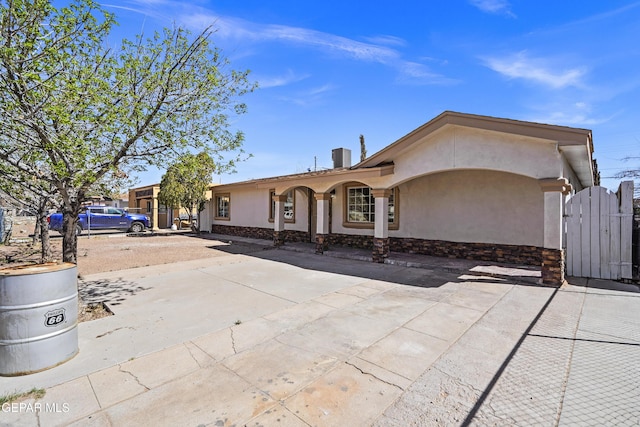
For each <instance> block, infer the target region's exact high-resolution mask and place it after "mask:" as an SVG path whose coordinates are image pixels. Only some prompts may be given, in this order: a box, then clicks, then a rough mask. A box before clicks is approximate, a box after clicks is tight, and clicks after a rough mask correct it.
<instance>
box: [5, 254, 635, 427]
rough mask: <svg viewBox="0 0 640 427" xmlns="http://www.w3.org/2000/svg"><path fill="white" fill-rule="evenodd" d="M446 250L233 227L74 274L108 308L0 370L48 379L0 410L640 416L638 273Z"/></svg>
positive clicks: (500, 421) (20, 421) (413, 417)
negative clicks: (15, 367) (57, 352)
mask: <svg viewBox="0 0 640 427" xmlns="http://www.w3.org/2000/svg"><path fill="white" fill-rule="evenodd" d="M255 243H257V244H255ZM442 261H443V262H442V265H443V266H446V268H439V267H438V265H437V264H435V263H434V262H433V261H429V262H425V263H423V264H421V265H422V266H423V268H407V267H405V266H403V265H378V264H371V263H366V262H358V261H353V260H349V259H345V258H332V257H323V256H318V255H313V254H307V253H302V252H289V251H281V250H265V247H264V246H262V245H260V244H259V242H253V243H247V242H235V241H234V243H233V244H232V245H224V246H220V254H219V256H218V257H215V258H211V259H206V260H198V261H190V262H186V263H180V264H170V265H164V266H155V267H145V268H140V269H133V270H125V271H119V272H114V273H108V274H99V275H94V276H90V277H86V278H85V279H84V283H83V291H84V292H86V294H87V295H92V296H93V297H94V298H96V299H104V300H106V302H107V304H109V306H110V307H111V308H112V309H113V311H114V312H115V313H116V315H115V316H112V317H109V318H104V319H100V320H95V321H91V322H85V323H82V324H80V325H79V332H80V353H79V354H78V356H76V357H75V358H74V359H72V360H71V361H69V362H67V363H65V364H63V365H61V366H59V367H56V368H54V369H50V370H48V371H44V372H41V373H37V374H33V375H29V376H25V377H16V378H0V394H1V395H4V394H8V393H11V392H15V391H25V390H29V389H31V388H32V387H38V388H40V387H43V388H46V389H47V393H46V395H45V397H44V398H42V399H41V400H39V401H37V402H36V401H34V400H27V401H23V402H22V406H18V407H15V408H14V407H11V406H8V407H7V406H6V405H5V407H3V409H2V412H0V425H3V426H4V425H11V426H23V425H24V426H33V425H40V426H52V425H92V426H109V425H113V426H129V425H193V426H197V425H214V426H228V425H229V426H230V425H237V426H241V425H247V426H260V425H263V426H272V425H280V426H312V425H320V426H347V425H348V426H368V425H378V426H409V425H416V426H422V425H425V426H430V425H461V424H471V425H576V424H580V425H636V426H637V425H638V424H639V422H640V421H639V420H640V410H639V409H638V408H639V407H638V405H637V402H638V399H639V398H640V389H639V387H638V384H640V370H639V369H638V361H639V360H640V315H639V314H638V313H639V311H640V293H638V287H637V286H633V285H623V284H619V283H615V282H605V281H586V280H573V281H571V283H572V284H571V285H568V286H565V287H563V288H561V289H558V290H556V289H550V288H544V287H539V286H535V285H532V284H529V282H531V280H530V279H531V274H532V273H531V271H530V269H519V268H516V267H513V266H489V265H486V263H484V264H482V265H474V263H471V264H466V263H464V264H454V265H453V266H452V264H451V263H450V260H442ZM427 266H430V268H426V267H427ZM37 403H39V404H40V406H36V404H37ZM14 409H15V410H14Z"/></svg>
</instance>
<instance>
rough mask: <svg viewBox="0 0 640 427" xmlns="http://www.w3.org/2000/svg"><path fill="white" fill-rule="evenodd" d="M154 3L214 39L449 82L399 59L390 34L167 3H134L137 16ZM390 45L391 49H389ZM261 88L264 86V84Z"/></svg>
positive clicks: (149, 0) (425, 81)
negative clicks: (307, 51)
mask: <svg viewBox="0 0 640 427" xmlns="http://www.w3.org/2000/svg"><path fill="white" fill-rule="evenodd" d="M156 2H166V4H171V5H173V6H175V9H174V11H173V12H172V14H173V15H172V16H171V19H172V20H174V21H176V22H177V23H178V24H180V25H184V26H187V27H189V28H193V29H197V30H203V29H204V28H208V27H213V29H214V31H215V36H216V37H219V38H224V39H237V40H249V41H252V42H256V43H259V42H280V43H287V44H292V45H297V46H301V47H307V48H312V49H317V50H321V51H323V52H327V53H332V54H335V55H340V56H343V57H348V58H351V59H353V60H357V61H366V62H374V63H378V64H382V65H385V66H388V67H392V68H395V69H397V70H398V71H399V72H400V73H401V80H402V79H412V80H414V81H416V80H418V79H423V81H422V82H421V83H422V84H442V83H447V82H449V79H447V78H446V77H444V76H441V75H439V74H437V73H433V72H431V71H430V70H428V68H427V66H426V65H422V64H418V63H415V62H412V61H408V60H405V59H403V58H402V55H401V53H400V51H398V50H397V49H395V48H393V47H398V46H404V45H405V44H406V43H405V41H404V40H403V39H401V38H399V37H395V36H392V35H378V36H373V37H370V38H364V37H363V40H365V41H358V40H354V39H350V38H347V37H342V36H339V35H335V34H330V33H325V32H321V31H316V30H313V29H308V28H302V27H293V26H287V25H275V24H261V23H256V22H251V21H247V20H244V19H241V18H236V17H232V16H221V15H217V14H215V13H214V12H212V11H210V10H207V9H205V8H203V7H200V6H197V5H193V4H190V3H184V2H180V1H169V0H133V3H134V4H137V5H138V6H139V7H140V9H141V10H138V12H140V13H148V12H152V13H153V12H154V10H153V9H154V8H153V5H154V3H156ZM167 13H169V12H167ZM392 46H393V47H392ZM266 83H267V85H269V84H271V85H273V86H277V85H282V84H283V83H284V81H280V82H278V81H273V82H269V81H267V82H266ZM263 87H269V86H265V85H264V82H263Z"/></svg>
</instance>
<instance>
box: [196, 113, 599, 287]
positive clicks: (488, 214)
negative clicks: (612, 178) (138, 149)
mask: <svg viewBox="0 0 640 427" xmlns="http://www.w3.org/2000/svg"><path fill="white" fill-rule="evenodd" d="M592 153H593V142H592V136H591V131H590V130H586V129H576V128H570V127H564V126H554V125H547V124H540V123H531V122H523V121H517V120H509V119H502V118H495V117H486V116H478V115H472V114H462V113H456V112H449V111H446V112H444V113H442V114H440V115H439V116H437V117H436V118H434V119H433V120H431V121H429V122H428V123H426V124H424V125H422V126H420V127H419V128H417V129H416V130H414V131H412V132H411V133H409V134H407V135H405V136H403V137H402V138H400V139H399V140H397V141H395V142H394V143H392V144H391V145H389V146H387V147H385V148H384V149H382V150H380V151H379V152H377V153H375V154H373V155H372V156H370V157H368V158H366V159H365V160H364V161H362V162H360V163H358V164H356V165H354V166H351V165H350V152H349V150H346V149H336V150H333V157H334V168H333V169H330V170H322V171H317V172H316V171H314V172H308V173H300V174H294V175H285V176H277V177H272V178H263V179H255V180H251V181H245V182H238V183H233V184H224V185H216V186H212V187H211V191H212V196H213V197H212V199H211V202H210V205H209V206H208V207H207V212H206V213H205V215H204V216H203V217H206V218H209V221H210V224H211V232H213V233H219V234H226V235H237V236H247V237H258V238H266V239H273V241H274V244H275V245H283V244H286V242H293V241H296V242H298V241H303V242H315V244H316V252H317V253H322V252H323V251H325V250H327V248H328V247H331V246H333V245H340V246H351V247H357V248H367V249H370V250H371V251H372V259H373V261H374V262H384V259H385V258H386V257H387V256H388V254H389V252H390V251H397V252H410V253H418V254H425V255H432V256H443V257H459V258H467V259H477V260H484V261H495V262H506V263H516V264H526V265H539V266H541V270H542V282H543V283H544V284H548V285H555V286H557V285H560V284H561V283H562V281H563V280H564V253H563V250H562V247H563V246H562V243H563V242H562V239H563V231H562V217H563V209H564V202H565V198H566V197H567V195H569V194H571V193H575V192H576V191H579V190H581V189H582V188H585V187H590V186H593V185H594V184H595V183H594V180H595V175H594V164H593V159H592ZM203 228H204V224H203Z"/></svg>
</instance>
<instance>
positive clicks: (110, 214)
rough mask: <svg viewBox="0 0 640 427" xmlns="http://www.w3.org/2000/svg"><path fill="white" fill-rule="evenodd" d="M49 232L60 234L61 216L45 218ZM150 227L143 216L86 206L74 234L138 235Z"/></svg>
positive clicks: (110, 208) (113, 209)
mask: <svg viewBox="0 0 640 427" xmlns="http://www.w3.org/2000/svg"><path fill="white" fill-rule="evenodd" d="M47 222H48V223H49V230H55V231H59V232H60V233H62V214H61V213H54V214H51V215H49V216H48V217H47ZM150 227H151V219H149V217H148V216H146V215H143V214H136V213H129V212H126V211H125V210H123V209H119V208H113V207H110V206H87V207H86V209H85V211H84V212H83V213H81V214H80V215H79V217H78V224H77V225H76V234H77V235H80V234H82V231H83V230H108V229H114V230H127V231H131V232H134V233H140V232H142V231H144V230H145V229H146V228H150Z"/></svg>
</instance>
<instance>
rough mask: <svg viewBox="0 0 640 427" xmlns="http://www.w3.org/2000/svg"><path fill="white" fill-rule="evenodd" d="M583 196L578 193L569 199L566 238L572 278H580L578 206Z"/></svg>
mask: <svg viewBox="0 0 640 427" xmlns="http://www.w3.org/2000/svg"><path fill="white" fill-rule="evenodd" d="M583 196H584V193H578V194H576V195H575V196H574V198H573V199H571V202H572V203H571V217H569V224H568V225H569V227H568V236H567V241H568V244H569V247H570V248H571V249H570V252H571V260H572V262H571V267H572V268H571V270H572V273H571V274H572V275H574V276H578V277H580V276H582V270H581V268H580V262H581V260H582V258H581V255H580V250H579V249H578V248H580V247H581V240H580V237H581V234H580V206H581V200H582V197H583Z"/></svg>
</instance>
